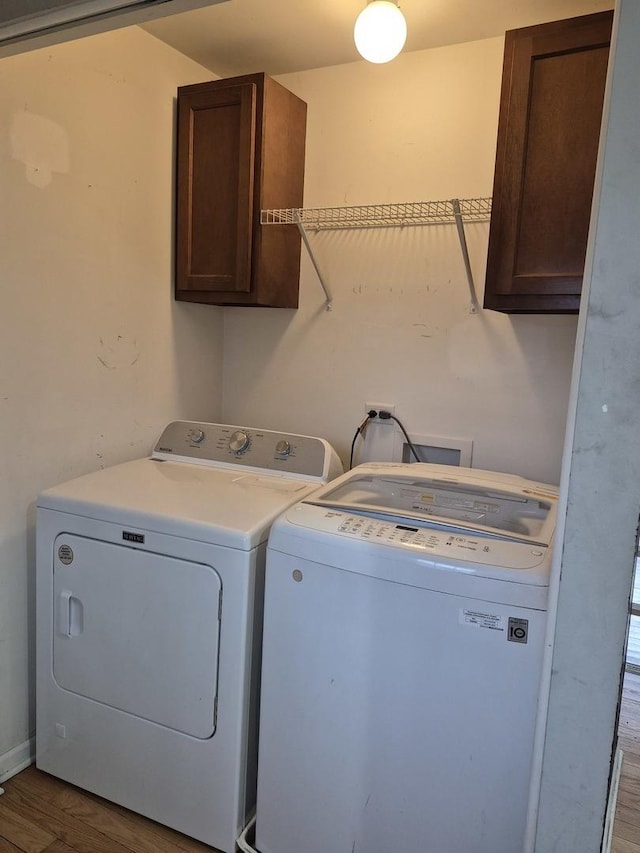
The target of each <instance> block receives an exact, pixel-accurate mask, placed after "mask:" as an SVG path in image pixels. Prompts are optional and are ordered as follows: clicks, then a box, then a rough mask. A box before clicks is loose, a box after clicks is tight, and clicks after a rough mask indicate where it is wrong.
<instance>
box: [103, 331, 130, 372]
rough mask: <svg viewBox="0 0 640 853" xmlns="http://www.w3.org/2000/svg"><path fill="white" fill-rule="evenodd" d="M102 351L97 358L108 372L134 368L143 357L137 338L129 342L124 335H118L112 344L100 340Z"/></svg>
mask: <svg viewBox="0 0 640 853" xmlns="http://www.w3.org/2000/svg"><path fill="white" fill-rule="evenodd" d="M98 340H99V342H100V351H99V352H98V353H96V358H97V359H98V361H99V362H100V364H101V365H102V366H103V367H105V368H106V369H107V370H118V369H120V368H122V367H133V366H134V364H136V363H137V361H138V359H139V358H140V356H141V352H140V349H139V347H138V342H137V340H136V338H133V339H132V340H131V341H128V340H127V339H126V337H125V336H124V335H116V337H115V338H114V339H113V342H112V343H108V342H105V341H104V339H103V338H98Z"/></svg>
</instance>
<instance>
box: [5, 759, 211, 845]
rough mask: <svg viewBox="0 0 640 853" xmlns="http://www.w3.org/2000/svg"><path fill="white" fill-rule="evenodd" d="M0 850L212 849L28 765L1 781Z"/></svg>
mask: <svg viewBox="0 0 640 853" xmlns="http://www.w3.org/2000/svg"><path fill="white" fill-rule="evenodd" d="M3 787H4V789H5V793H4V794H3V795H2V796H1V797H0V853H14V851H20V852H21V853H212V851H213V847H208V846H207V845H205V844H200V842H198V841H193V840H192V839H191V838H187V837H186V836H184V835H180V834H179V833H177V832H174V831H173V830H171V829H167V828H166V827H164V826H161V825H160V824H158V823H154V822H153V821H150V820H147V819H146V818H143V817H141V816H140V815H137V814H134V813H133V812H130V811H128V810H127V809H123V808H121V807H120V806H117V805H115V804H114V803H109V802H107V801H106V800H101V799H100V798H99V797H95V796H94V795H93V794H88V793H86V792H85V791H81V790H79V789H78V788H74V787H73V786H72V785H67V784H66V783H64V782H61V781H60V780H59V779H55V778H54V777H53V776H49V775H48V774H46V773H41V772H40V771H39V770H36V768H35V767H33V766H32V767H29V768H28V769H27V770H24V771H23V772H22V773H19V774H18V775H17V776H14V777H13V778H12V779H9V781H7V782H5V783H4V784H3Z"/></svg>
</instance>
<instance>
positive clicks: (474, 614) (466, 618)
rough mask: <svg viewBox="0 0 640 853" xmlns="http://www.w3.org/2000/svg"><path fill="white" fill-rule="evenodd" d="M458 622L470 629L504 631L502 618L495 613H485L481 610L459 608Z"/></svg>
mask: <svg viewBox="0 0 640 853" xmlns="http://www.w3.org/2000/svg"><path fill="white" fill-rule="evenodd" d="M458 622H459V623H460V624H461V625H470V626H471V627H472V628H489V630H490V631H504V617H503V616H500V615H498V614H497V613H485V612H484V611H482V610H465V609H464V608H462V607H461V608H460V610H459V613H458Z"/></svg>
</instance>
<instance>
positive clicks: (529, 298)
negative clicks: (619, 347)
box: [485, 12, 612, 313]
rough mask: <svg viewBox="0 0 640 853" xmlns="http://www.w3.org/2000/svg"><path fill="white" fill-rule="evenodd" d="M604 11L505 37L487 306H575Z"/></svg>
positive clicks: (606, 36) (597, 118) (599, 95)
mask: <svg viewBox="0 0 640 853" xmlns="http://www.w3.org/2000/svg"><path fill="white" fill-rule="evenodd" d="M611 20H612V14H611V13H608V12H603V13H598V14H596V15H589V16H584V17H582V18H574V19H571V20H568V21H557V22H554V23H551V24H542V25H540V26H537V27H528V28H526V29H523V30H514V31H512V32H509V33H507V35H506V40H505V64H504V71H503V81H502V87H503V88H502V101H501V105H500V123H499V128H498V151H497V154H496V173H495V183H494V198H493V212H492V218H491V231H490V237H489V257H488V263H487V284H486V289H485V307H487V308H494V309H496V310H501V311H507V312H514V313H516V312H520V311H522V312H532V313H545V312H550V313H555V312H557V313H565V312H567V311H571V312H575V311H577V309H578V306H579V300H580V291H581V288H582V275H583V270H584V258H585V252H586V244H587V235H588V231H589V219H590V213H591V199H592V195H593V184H594V178H595V169H596V160H597V154H598V142H599V133H600V123H601V118H602V105H603V100H604V88H605V81H606V74H607V63H608V55H609V40H610V34H611Z"/></svg>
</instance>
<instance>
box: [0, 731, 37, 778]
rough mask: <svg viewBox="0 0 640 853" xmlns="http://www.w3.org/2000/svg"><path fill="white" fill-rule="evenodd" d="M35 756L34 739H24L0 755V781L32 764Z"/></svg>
mask: <svg viewBox="0 0 640 853" xmlns="http://www.w3.org/2000/svg"><path fill="white" fill-rule="evenodd" d="M35 757H36V739H35V738H34V737H32V738H29V740H25V741H24V743H21V744H19V745H18V746H15V747H14V748H13V749H10V750H9V752H5V753H4V755H0V783H1V782H6V781H7V779H11V777H12V776H15V775H16V773H19V772H20V771H21V770H24V769H25V768H26V767H28V766H29V765H30V764H33V762H34V759H35Z"/></svg>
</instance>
